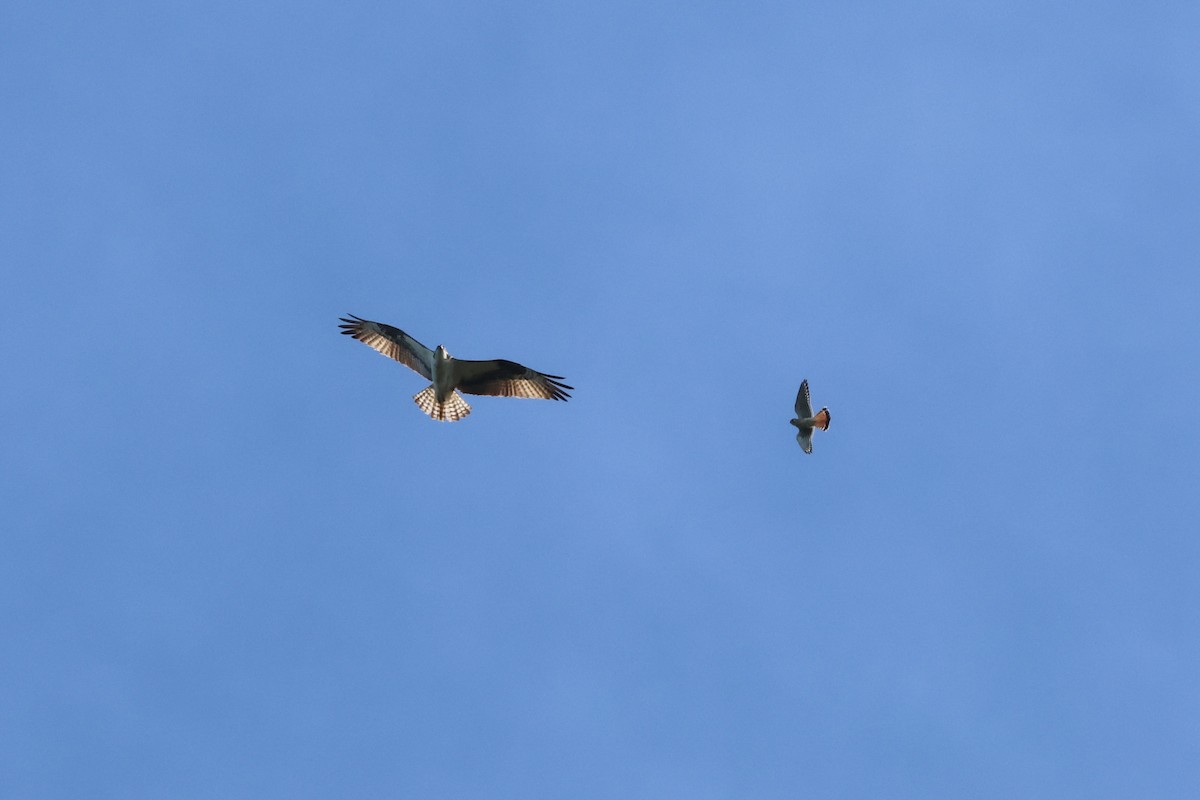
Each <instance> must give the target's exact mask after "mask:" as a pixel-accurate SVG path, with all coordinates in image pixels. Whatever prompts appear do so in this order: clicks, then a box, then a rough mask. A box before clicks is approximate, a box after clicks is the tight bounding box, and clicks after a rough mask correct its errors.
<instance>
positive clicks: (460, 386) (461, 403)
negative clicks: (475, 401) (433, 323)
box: [338, 314, 574, 422]
mask: <svg viewBox="0 0 1200 800" xmlns="http://www.w3.org/2000/svg"><path fill="white" fill-rule="evenodd" d="M342 322H343V323H344V324H342V325H339V326H338V327H340V328H341V329H342V333H344V334H347V335H348V336H353V337H354V338H355V339H358V340H359V341H360V342H362V343H363V344H366V345H369V346H370V347H372V348H374V349H375V350H377V351H379V352H380V353H382V354H383V355H385V356H387V357H388V358H391V359H395V360H396V361H399V362H400V363H401V364H403V365H404V366H406V367H408V368H409V369H411V370H413V371H414V372H416V373H417V374H419V375H421V376H422V377H424V378H428V379H429V380H430V381H432V383H430V384H429V386H426V387H425V388H424V389H422V390H421V391H419V392H417V393H416V394H415V395H413V402H415V403H416V404H417V405H418V406H419V407H420V409H421V410H422V411H424V412H425V413H426V414H428V415H429V416H431V417H433V418H434V419H438V420H443V421H446V422H455V421H457V420H460V419H462V418H463V417H465V416H466V415H467V414H470V413H471V406H469V405H468V404H467V401H466V400H464V399H463V396H462V395H461V394H459V392H465V393H466V394H490V395H495V396H498V397H532V398H542V399H545V400H566V399H567V398H568V397H570V396H571V395H570V394H568V393H567V392H566V391H565V390H566V389H571V390H572V391H574V387H573V386H568V385H567V384H565V383H561V381H562V377H561V376H558V375H547V374H545V373H542V372H538V371H537V370H533V369H529V367H525V366H522V365H521V364H518V363H516V362H515V361H505V360H504V359H495V360H492V361H466V360H463V359H458V358H452V357H451V356H450V354H449V353H448V352H446V348H444V347H442V346H441V345H440V344H439V345H438V346H437V348H436V349H434V350H430V349H429V348H428V347H426V346H425V345H423V344H421V343H420V342H418V341H417V340H416V339H414V338H412V337H411V336H409V335H408V334H407V333H405V332H404V331H402V330H400V329H399V328H393V327H392V326H391V325H385V324H383V323H382V322H372V321H371V320H369V319H361V318H359V317H356V316H354V315H353V314H351V315H350V318H349V319H346V318H345V317H343V318H342ZM456 390H457V391H456Z"/></svg>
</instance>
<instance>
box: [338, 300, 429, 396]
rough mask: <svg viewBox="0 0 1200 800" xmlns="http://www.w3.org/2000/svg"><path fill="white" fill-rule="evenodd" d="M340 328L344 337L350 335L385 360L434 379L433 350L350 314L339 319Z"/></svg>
mask: <svg viewBox="0 0 1200 800" xmlns="http://www.w3.org/2000/svg"><path fill="white" fill-rule="evenodd" d="M341 320H342V322H343V323H345V324H343V325H339V326H338V327H339V328H341V329H342V333H344V334H346V335H347V336H353V337H354V338H355V339H358V340H359V341H360V342H362V343H363V344H365V345H369V346H371V347H373V348H375V349H376V350H378V351H379V352H380V353H383V354H384V355H385V356H387V357H388V358H394V359H395V360H397V361H399V362H400V363H401V364H403V365H404V366H406V367H408V368H409V369H411V370H413V371H415V372H417V373H419V374H420V375H422V376H423V377H425V378H428V379H429V380H433V351H432V350H430V349H429V348H428V347H426V346H425V345H423V344H421V343H420V342H418V341H417V340H416V339H414V338H412V337H411V336H409V335H408V334H407V333H405V332H404V331H402V330H400V329H399V328H393V327H392V326H391V325H384V324H383V323H382V322H372V321H371V320H369V319H362V318H361V317H356V316H354V315H353V314H351V315H350V318H349V319H346V318H345V317H341Z"/></svg>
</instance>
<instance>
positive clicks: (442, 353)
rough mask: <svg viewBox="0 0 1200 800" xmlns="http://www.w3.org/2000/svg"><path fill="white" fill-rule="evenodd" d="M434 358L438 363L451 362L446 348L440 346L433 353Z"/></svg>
mask: <svg viewBox="0 0 1200 800" xmlns="http://www.w3.org/2000/svg"><path fill="white" fill-rule="evenodd" d="M433 357H434V358H436V359H437V360H438V361H449V360H450V353H449V352H448V351H447V350H446V348H444V347H442V346H441V345H440V344H439V345H438V346H437V349H436V350H434V351H433Z"/></svg>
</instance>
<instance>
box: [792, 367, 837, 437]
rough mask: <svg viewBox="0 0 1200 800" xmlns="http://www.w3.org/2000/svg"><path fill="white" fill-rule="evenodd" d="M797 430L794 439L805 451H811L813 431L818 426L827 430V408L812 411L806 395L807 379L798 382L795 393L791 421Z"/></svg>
mask: <svg viewBox="0 0 1200 800" xmlns="http://www.w3.org/2000/svg"><path fill="white" fill-rule="evenodd" d="M791 422H792V424H793V425H795V426H796V429H797V430H798V431H799V432H798V433H797V434H796V441H797V442H799V443H800V447H801V448H802V449H803V450H804V452H806V453H811V452H812V435H813V431H814V430H815V429H817V428H820V429H821V430H823V431H827V430H829V409H828V408H822V409H821V410H820V411H818V412H817V413H816V414H814V413H813V411H812V402H811V401H810V400H809V397H808V379H807V378H805V379H804V380H803V381H801V382H800V391H799V392H797V393H796V419H794V420H792V421H791Z"/></svg>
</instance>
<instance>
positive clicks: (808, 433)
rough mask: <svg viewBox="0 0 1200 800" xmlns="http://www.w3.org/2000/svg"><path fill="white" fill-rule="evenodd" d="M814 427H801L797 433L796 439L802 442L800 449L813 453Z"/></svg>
mask: <svg viewBox="0 0 1200 800" xmlns="http://www.w3.org/2000/svg"><path fill="white" fill-rule="evenodd" d="M812 434H813V429H812V428H801V429H800V432H799V433H797V434H796V441H797V442H799V443H800V449H801V450H803V451H804V452H806V453H812Z"/></svg>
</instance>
